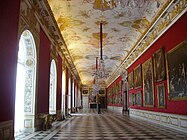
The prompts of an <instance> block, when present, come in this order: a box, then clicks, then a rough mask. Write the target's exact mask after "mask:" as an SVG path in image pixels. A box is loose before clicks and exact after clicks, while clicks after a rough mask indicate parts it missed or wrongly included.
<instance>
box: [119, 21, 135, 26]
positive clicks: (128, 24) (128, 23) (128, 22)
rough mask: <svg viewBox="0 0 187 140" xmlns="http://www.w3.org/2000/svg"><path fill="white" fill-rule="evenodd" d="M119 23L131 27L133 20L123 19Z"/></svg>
mask: <svg viewBox="0 0 187 140" xmlns="http://www.w3.org/2000/svg"><path fill="white" fill-rule="evenodd" d="M118 24H119V25H121V26H123V27H130V26H131V25H132V22H131V21H123V22H121V23H118Z"/></svg>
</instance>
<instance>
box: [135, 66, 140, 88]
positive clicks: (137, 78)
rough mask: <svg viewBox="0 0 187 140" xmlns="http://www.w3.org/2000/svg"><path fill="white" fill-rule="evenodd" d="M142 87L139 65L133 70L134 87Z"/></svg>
mask: <svg viewBox="0 0 187 140" xmlns="http://www.w3.org/2000/svg"><path fill="white" fill-rule="evenodd" d="M139 87H142V71H141V65H139V66H138V67H137V68H136V69H135V70H134V88H139Z"/></svg>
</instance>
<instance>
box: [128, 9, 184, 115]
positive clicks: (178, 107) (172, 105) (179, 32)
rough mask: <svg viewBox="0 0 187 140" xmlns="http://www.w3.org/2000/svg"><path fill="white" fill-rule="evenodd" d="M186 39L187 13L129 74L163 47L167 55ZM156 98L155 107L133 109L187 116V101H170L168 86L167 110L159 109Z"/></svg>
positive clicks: (136, 63)
mask: <svg viewBox="0 0 187 140" xmlns="http://www.w3.org/2000/svg"><path fill="white" fill-rule="evenodd" d="M185 39H187V12H186V13H185V14H184V15H183V16H182V17H181V18H180V19H179V20H178V21H177V22H176V23H175V24H174V25H173V26H172V27H170V29H169V30H168V31H167V32H165V33H164V34H163V35H162V36H161V37H160V38H159V39H158V40H157V41H156V42H155V43H154V44H153V45H152V46H151V48H149V49H148V50H147V51H146V52H145V53H144V54H143V55H142V56H141V57H140V58H139V59H138V60H137V61H136V62H135V63H134V64H133V65H131V66H130V67H129V69H128V73H130V72H132V71H133V70H134V68H136V67H137V66H138V65H139V64H142V63H144V62H145V61H146V60H147V59H149V58H150V57H152V56H153V54H154V53H155V51H157V50H158V49H160V48H161V47H164V51H165V53H167V52H168V51H169V50H171V49H172V48H174V47H175V46H177V45H178V44H180V43H181V42H182V41H184V40H185ZM174 61H175V60H174ZM176 61H177V59H176ZM164 83H165V84H166V85H167V81H164ZM155 85H156V84H154V86H155ZM154 89H155V88H154ZM129 92H135V90H130V91H129ZM154 98H155V106H154V107H140V106H131V108H138V109H143V110H151V111H158V112H167V113H174V114H183V115H187V100H183V101H171V100H168V89H167V86H166V108H165V109H159V108H157V96H156V94H155V95H154Z"/></svg>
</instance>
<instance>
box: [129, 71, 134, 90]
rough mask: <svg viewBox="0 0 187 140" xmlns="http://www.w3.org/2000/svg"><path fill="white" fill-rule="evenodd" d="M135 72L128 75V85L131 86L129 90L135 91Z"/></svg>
mask: <svg viewBox="0 0 187 140" xmlns="http://www.w3.org/2000/svg"><path fill="white" fill-rule="evenodd" d="M133 82H134V81H133V72H131V73H129V75H128V85H129V89H133V85H134V84H133Z"/></svg>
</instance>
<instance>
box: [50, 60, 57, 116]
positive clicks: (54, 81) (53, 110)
mask: <svg viewBox="0 0 187 140" xmlns="http://www.w3.org/2000/svg"><path fill="white" fill-rule="evenodd" d="M56 89H57V71H56V63H55V61H54V60H52V61H51V68H50V89H49V113H50V114H55V113H56V91H57V90H56Z"/></svg>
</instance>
